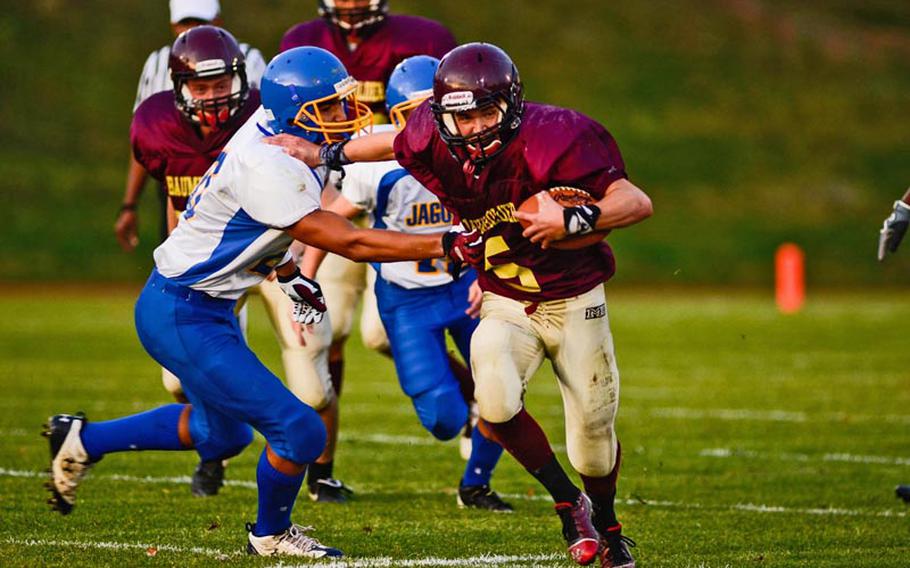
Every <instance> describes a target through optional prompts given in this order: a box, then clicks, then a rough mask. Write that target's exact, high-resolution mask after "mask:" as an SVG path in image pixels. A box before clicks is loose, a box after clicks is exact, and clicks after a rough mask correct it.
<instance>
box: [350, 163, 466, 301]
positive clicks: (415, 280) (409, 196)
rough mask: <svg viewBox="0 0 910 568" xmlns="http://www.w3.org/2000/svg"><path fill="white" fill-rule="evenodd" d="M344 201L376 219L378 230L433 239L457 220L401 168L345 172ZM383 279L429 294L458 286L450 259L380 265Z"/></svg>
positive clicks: (361, 166) (359, 167)
mask: <svg viewBox="0 0 910 568" xmlns="http://www.w3.org/2000/svg"><path fill="white" fill-rule="evenodd" d="M344 171H345V176H344V180H343V181H342V186H341V195H343V196H344V198H345V199H347V200H348V201H350V202H351V204H353V205H355V206H357V207H359V208H361V209H363V210H365V211H367V212H369V213H370V221H371V223H372V226H373V228H375V229H391V230H394V231H401V232H402V233H412V234H417V235H427V234H435V233H444V232H446V231H448V230H449V229H450V228H451V227H452V214H451V213H449V212H448V211H447V210H446V209H445V208H444V207H443V206H442V204H440V203H439V200H438V199H436V196H435V195H433V194H432V193H430V190H428V189H427V188H425V187H424V186H423V185H421V184H420V182H418V181H417V180H416V179H414V178H413V177H412V176H411V175H410V174H409V173H408V172H407V170H405V169H404V168H402V167H401V166H400V165H399V164H398V162H396V161H394V160H390V161H387V162H360V163H356V164H351V165H349V166H345V168H344ZM374 266H375V267H376V270H377V272H378V273H379V276H380V277H381V278H383V279H385V280H387V281H389V282H392V283H393V284H397V285H398V286H401V287H403V288H408V289H413V288H425V287H430V286H441V285H443V284H448V283H450V282H452V277H451V276H450V275H449V273H448V272H447V271H446V259H444V258H436V259H429V260H422V261H417V262H415V261H404V262H384V263H382V264H374Z"/></svg>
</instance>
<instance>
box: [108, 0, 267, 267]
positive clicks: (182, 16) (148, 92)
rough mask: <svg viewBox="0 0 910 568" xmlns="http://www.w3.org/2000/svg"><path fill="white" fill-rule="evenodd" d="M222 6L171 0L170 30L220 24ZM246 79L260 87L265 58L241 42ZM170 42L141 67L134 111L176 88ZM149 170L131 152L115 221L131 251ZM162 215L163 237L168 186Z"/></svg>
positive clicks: (123, 245) (119, 239)
mask: <svg viewBox="0 0 910 568" xmlns="http://www.w3.org/2000/svg"><path fill="white" fill-rule="evenodd" d="M220 13H221V6H220V5H219V3H218V0H170V20H171V32H172V33H173V34H174V38H175V39H176V37H177V36H179V35H180V34H181V33H183V32H185V31H186V30H188V29H190V28H193V27H195V26H201V25H206V24H210V25H216V26H221V25H222V20H221V15H220ZM240 49H241V51H242V52H243V59H244V62H245V68H246V76H247V81H248V82H249V84H250V86H251V87H253V88H256V89H258V88H259V78H260V77H262V72H263V71H264V70H265V60H264V59H263V58H262V53H260V52H259V50H258V49H256V48H254V47H250V45H249V44H247V43H241V44H240ZM170 52H171V44H167V45H165V46H164V47H162V48H160V49H157V50H155V51H153V52H151V53H150V54H149V56H148V58H147V59H146V60H145V65H143V67H142V75H141V76H140V77H139V87H138V88H137V89H136V100H135V101H134V102H133V113H135V112H136V109H138V108H139V105H140V104H142V101H144V100H145V99H147V98H149V97H150V96H152V95H154V94H155V93H160V92H161V91H171V90H173V88H174V84H173V81H172V80H171V73H170V68H169V62H170ZM147 178H148V172H147V171H146V170H145V169H143V167H142V165H141V164H139V163H138V162H136V160H135V159H134V158H133V156H132V154H130V165H129V169H128V171H127V178H126V190H125V193H124V195H123V200H122V201H121V205H120V211H119V213H118V215H117V221H116V223H115V224H114V234H115V235H116V237H117V242H118V243H119V244H120V247H121V248H122V249H123V250H124V251H126V252H131V251H132V250H133V249H135V248H136V245H138V244H139V237H138V224H139V216H138V212H137V207H138V205H139V197H140V196H141V195H142V190H143V188H144V187H145V182H146V179H147ZM161 197H162V215H161V232H160V234H161V240H162V241H163V240H164V238H165V237H166V236H167V216H166V215H165V214H164V210H165V208H166V205H167V195H166V189H165V188H164V187H162V194H161Z"/></svg>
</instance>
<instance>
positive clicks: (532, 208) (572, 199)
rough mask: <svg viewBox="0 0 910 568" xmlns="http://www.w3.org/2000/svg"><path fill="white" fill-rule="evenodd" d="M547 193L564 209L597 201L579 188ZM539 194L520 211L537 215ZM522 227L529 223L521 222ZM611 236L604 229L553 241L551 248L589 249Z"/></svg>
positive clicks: (564, 187) (525, 203) (529, 199)
mask: <svg viewBox="0 0 910 568" xmlns="http://www.w3.org/2000/svg"><path fill="white" fill-rule="evenodd" d="M547 193H549V194H550V197H552V198H553V200H554V201H556V203H559V204H560V205H562V206H563V207H575V206H576V205H587V204H589V203H594V202H595V201H596V200H595V199H594V197H592V196H591V194H590V193H588V192H587V191H585V190H583V189H578V188H577V187H567V186H560V187H551V188H550V189H548V190H547ZM537 204H538V201H537V194H534V195H532V196H531V197H529V198H527V199H525V200H524V202H523V203H522V204H521V205H519V206H518V210H519V211H524V212H525V213H536V212H537ZM520 223H521V226H522V227H527V226H528V223H526V222H525V221H520ZM609 234H610V229H602V230H599V231H594V232H592V233H588V234H587V235H576V236H574V237H567V238H565V239H560V240H558V241H553V242H552V243H550V247H551V248H554V249H560V250H575V249H580V248H584V247H589V246H591V245H596V244H597V243H599V242H600V241H602V240H603V239H604V237H606V236H607V235H609Z"/></svg>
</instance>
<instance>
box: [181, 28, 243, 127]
mask: <svg viewBox="0 0 910 568" xmlns="http://www.w3.org/2000/svg"><path fill="white" fill-rule="evenodd" d="M170 69H171V79H172V80H173V82H174V96H175V99H176V102H177V108H179V109H180V111H181V112H183V114H184V115H186V117H187V118H188V119H189V120H191V121H192V122H193V123H196V124H204V125H206V126H215V127H217V126H221V125H222V124H224V123H225V122H227V121H228V120H229V119H230V118H231V116H233V115H234V113H236V112H237V110H238V109H239V108H240V107H241V106H243V103H244V102H246V99H247V97H248V96H249V92H250V88H249V85H248V83H247V79H246V63H245V61H244V57H243V51H242V50H241V49H240V46H239V45H238V44H237V40H236V39H234V36H232V35H231V34H230V32H228V31H227V30H223V29H221V28H219V27H217V26H196V27H194V28H191V29H189V30H187V31H185V32H183V33H182V34H180V35H179V36H177V40H176V41H175V42H174V45H173V47H171V57H170ZM226 74H229V75H231V76H232V77H233V83H232V85H231V92H230V94H228V95H225V96H222V97H215V98H210V99H194V98H193V96H192V95H191V93H190V90H189V88H188V86H187V81H189V80H190V79H210V78H213V77H218V76H220V75H226Z"/></svg>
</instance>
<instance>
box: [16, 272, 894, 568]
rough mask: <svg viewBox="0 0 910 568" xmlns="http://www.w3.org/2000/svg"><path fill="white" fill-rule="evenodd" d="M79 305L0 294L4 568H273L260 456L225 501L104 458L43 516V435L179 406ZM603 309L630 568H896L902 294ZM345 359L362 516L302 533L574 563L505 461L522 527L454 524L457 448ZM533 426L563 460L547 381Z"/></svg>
mask: <svg viewBox="0 0 910 568" xmlns="http://www.w3.org/2000/svg"><path fill="white" fill-rule="evenodd" d="M77 292H78V291H76V290H72V291H67V292H64V293H62V294H61V293H59V292H53V293H51V292H38V293H31V294H26V293H24V292H21V291H11V290H9V289H7V290H4V291H2V293H0V313H3V314H4V317H3V319H2V320H0V389H2V392H3V396H2V398H0V565H3V566H38V565H55V566H67V567H72V566H102V565H104V566H112V565H118V566H203V565H215V564H218V565H254V566H268V565H275V564H277V562H276V561H269V560H264V559H255V560H253V559H248V558H247V557H245V556H243V555H242V554H241V550H242V546H243V544H244V539H245V535H244V531H243V523H244V522H246V521H249V520H253V519H254V517H255V507H256V498H255V491H254V489H253V480H254V471H255V465H254V464H255V460H256V459H257V456H258V453H259V451H260V450H261V448H262V440H261V438H257V440H256V441H255V442H254V445H253V447H251V448H249V449H248V450H247V451H245V452H244V453H243V454H242V455H241V456H239V457H238V458H236V459H234V460H233V461H232V463H231V465H230V467H229V468H228V476H229V479H230V484H229V485H228V486H227V487H226V488H225V489H224V490H223V492H222V493H221V494H220V495H219V496H217V497H215V498H211V499H204V500H203V499H196V498H192V497H191V496H190V495H189V490H188V487H187V483H186V479H184V476H187V475H188V474H189V473H190V472H191V470H192V467H193V465H194V463H195V457H194V455H192V454H189V453H181V454H169V453H163V452H157V453H143V454H140V455H131V454H120V455H111V456H108V457H106V458H105V459H104V461H103V462H101V463H100V464H98V466H97V467H96V468H95V470H93V473H92V475H91V476H90V477H89V479H88V480H87V481H86V482H85V484H84V485H83V487H82V488H81V491H80V493H79V500H78V506H77V508H76V510H75V511H74V512H73V514H72V515H70V516H69V517H66V518H64V517H61V516H59V515H57V514H56V513H52V512H51V511H50V510H49V508H48V507H47V506H46V505H45V504H44V500H45V493H44V490H43V489H42V487H41V484H42V481H43V480H42V479H41V478H42V474H41V473H40V472H41V471H42V470H43V469H44V468H45V467H46V466H47V464H46V461H47V447H46V443H45V441H44V439H43V438H41V437H40V436H39V435H38V434H39V431H40V429H41V424H42V422H43V421H44V420H45V419H46V418H47V416H48V415H50V414H53V413H56V412H62V411H67V412H72V411H76V410H80V409H81V410H85V411H86V413H87V414H88V416H89V418H92V419H96V420H98V419H106V418H111V417H115V416H118V415H121V414H124V413H130V412H134V411H137V410H140V409H144V408H146V407H150V406H154V405H156V404H160V403H164V402H167V401H168V398H167V396H166V395H165V392H164V391H163V389H162V388H161V385H160V383H159V379H158V370H157V368H156V366H155V364H154V363H153V362H152V361H151V360H150V359H148V358H147V356H146V355H145V354H144V352H143V351H142V349H141V347H140V346H139V344H138V341H137V340H136V337H135V334H134V332H133V330H132V313H131V309H132V301H133V298H134V292H133V291H131V290H110V291H104V290H95V291H84V292H82V293H77ZM610 308H611V318H612V326H613V331H614V335H615V338H616V345H617V354H618V358H619V363H620V369H621V372H622V384H623V387H622V404H621V410H620V417H619V421H618V431H619V434H620V437H621V439H622V440H623V444H624V449H625V452H624V457H625V463H624V468H623V475H622V478H621V482H620V500H621V502H620V505H619V512H620V516H621V519H622V520H623V522H624V523H625V525H626V529H627V533H628V534H629V535H630V536H632V537H633V538H635V539H636V540H637V541H638V543H639V546H638V548H637V549H636V556H637V558H638V559H639V561H640V562H639V564H640V566H644V567H651V566H690V567H702V566H705V567H707V566H710V567H719V566H733V567H739V566H831V567H834V566H848V565H851V566H894V567H898V566H906V565H907V563H908V558H910V544H908V542H910V541H908V536H910V532H908V523H910V519H908V514H910V508H908V507H905V506H904V505H903V504H901V503H900V502H898V501H897V500H896V499H895V498H894V495H893V492H892V491H893V487H894V485H895V484H897V483H899V482H910V410H908V408H910V377H908V372H907V367H906V359H907V342H906V322H907V321H908V319H910V300H908V299H907V296H906V294H904V295H896V294H895V295H881V294H879V295H872V296H870V295H866V294H862V293H855V294H837V295H830V296H824V295H821V294H819V295H817V296H815V297H813V298H811V301H810V303H809V305H808V307H807V309H806V310H805V311H804V312H803V313H802V314H800V315H797V316H792V317H783V316H780V315H778V314H777V313H776V312H775V311H774V308H773V304H772V303H771V301H770V300H769V299H767V298H765V297H761V296H758V295H750V294H744V293H734V292H720V291H718V292H716V293H710V294H709V293H698V294H683V293H680V292H673V293H666V292H654V293H643V292H633V291H626V290H617V291H615V292H613V293H612V294H611V296H610ZM261 316H263V314H262V313H261V310H260V308H259V306H258V303H255V302H254V310H253V311H252V313H251V322H252V330H251V333H252V335H251V342H252V344H253V346H254V348H255V349H256V350H257V351H258V352H260V353H261V354H262V356H263V358H264V360H265V361H266V362H267V363H268V364H269V365H270V366H272V368H274V369H276V370H279V371H280V368H279V359H278V353H277V348H276V347H275V345H274V341H273V340H272V338H271V335H270V333H271V332H270V331H269V330H268V328H267V326H266V324H265V318H264V317H261ZM358 343H359V341H357V340H355V341H353V342H352V344H351V346H350V349H349V363H348V380H347V383H346V388H345V396H344V398H343V400H342V403H343V406H342V412H343V427H342V436H343V441H342V443H341V445H340V449H339V453H338V460H337V463H338V465H337V474H338V476H339V477H340V478H342V479H344V480H345V481H346V482H347V483H349V484H350V485H351V486H353V487H354V488H355V490H356V491H357V495H356V498H355V499H354V501H353V502H352V503H350V504H349V505H347V506H315V505H314V504H312V503H310V502H309V501H308V500H307V501H301V502H299V503H298V507H297V509H296V512H295V519H296V520H297V521H298V522H301V523H303V524H311V525H314V526H316V527H317V532H316V535H317V536H318V537H319V538H321V539H322V540H323V541H324V542H327V543H330V544H332V545H336V546H338V547H340V548H342V549H343V550H344V551H345V552H346V553H347V555H348V556H347V558H348V560H347V562H348V565H350V566H481V565H484V566H570V565H571V564H570V562H569V561H568V558H567V557H566V556H565V554H564V552H563V544H562V542H561V537H560V534H559V525H558V522H557V519H556V517H555V515H553V513H552V510H551V507H550V504H549V503H548V502H547V500H546V499H544V498H542V496H541V490H540V488H539V487H538V486H537V485H536V484H535V483H534V482H533V480H532V479H531V477H530V476H529V475H527V474H526V473H525V472H524V471H523V470H522V469H521V468H520V467H518V466H517V465H516V464H515V463H514V462H513V461H512V460H511V458H509V457H508V456H506V457H504V458H503V462H502V464H501V466H500V468H499V470H498V472H497V474H496V476H495V477H494V486H495V488H496V489H498V490H499V491H500V492H501V493H504V494H507V495H508V496H509V499H510V500H511V502H512V503H513V504H514V505H515V506H516V512H515V514H513V515H491V514H485V513H482V512H476V511H462V510H459V509H457V508H456V506H455V496H454V489H455V487H456V484H457V482H458V479H459V475H460V472H461V469H462V468H463V462H462V461H461V460H460V459H459V457H458V449H457V446H456V445H455V444H454V443H448V444H441V443H435V442H433V441H432V439H431V438H430V437H429V435H428V434H425V433H424V432H423V431H422V430H421V428H420V427H419V425H418V423H417V420H416V418H415V417H414V415H413V411H412V409H411V408H410V405H409V403H408V401H407V400H406V399H405V397H404V396H403V395H402V394H401V393H400V392H399V391H398V387H397V384H396V382H395V378H394V374H393V370H392V367H391V364H390V363H388V362H386V361H385V360H383V359H382V358H381V357H379V356H377V355H375V354H372V353H368V352H366V351H365V350H364V349H363V348H362V347H360V346H359V344H358ZM279 374H280V373H279ZM528 406H529V408H530V409H531V411H532V413H533V414H535V415H536V416H537V418H538V419H539V420H540V421H541V423H542V424H543V425H544V427H545V429H546V430H547V432H548V433H549V434H550V436H551V440H552V442H553V443H554V445H560V444H561V443H562V440H563V437H562V426H561V424H562V411H561V405H560V403H559V398H558V394H557V392H556V389H555V388H554V384H553V381H552V379H551V374H550V371H549V369H548V368H547V369H544V370H542V371H541V372H540V373H539V375H538V376H537V377H536V378H535V380H534V382H533V383H532V385H531V394H530V397H529V401H528ZM559 447H560V448H561V446H559ZM560 455H561V456H562V460H563V463H565V457H564V453H562V452H560ZM149 547H153V548H154V550H156V551H157V553H156V554H155V555H154V556H151V555H150V553H149V551H148V550H147V549H148V548H149Z"/></svg>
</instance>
